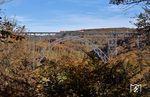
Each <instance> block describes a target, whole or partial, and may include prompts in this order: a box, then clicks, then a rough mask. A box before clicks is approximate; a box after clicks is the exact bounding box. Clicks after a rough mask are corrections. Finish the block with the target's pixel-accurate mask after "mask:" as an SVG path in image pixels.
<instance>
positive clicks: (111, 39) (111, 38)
mask: <svg viewBox="0 0 150 97" xmlns="http://www.w3.org/2000/svg"><path fill="white" fill-rule="evenodd" d="M67 34H68V33H67ZM135 34H137V33H129V32H128V33H126V32H125V33H123V32H122V33H117V32H107V33H98V32H93V34H91V33H90V34H88V35H96V36H97V35H99V36H100V37H104V36H107V38H108V43H107V46H108V47H107V48H106V49H107V52H104V51H103V50H102V49H101V48H99V46H98V45H96V44H95V43H92V42H91V41H89V40H88V39H86V38H82V37H80V36H82V35H83V33H73V35H70V34H69V35H64V33H63V34H62V33H61V32H41V33H39V32H35V33H33V32H30V33H27V34H26V33H25V34H23V35H27V36H29V37H33V36H54V37H55V36H57V35H59V36H61V38H60V37H59V38H57V39H56V40H55V41H53V42H49V43H48V44H49V48H52V47H54V46H55V45H57V44H59V43H61V42H64V41H70V40H78V41H81V42H85V43H87V44H89V46H90V47H91V50H92V51H94V52H95V54H96V55H97V56H98V57H99V58H100V59H101V60H102V61H103V62H104V63H107V62H108V61H109V58H110V57H112V56H116V55H117V54H118V52H117V49H116V48H117V46H118V45H117V41H118V39H119V38H120V37H121V38H122V39H125V38H129V37H132V36H133V35H135ZM84 35H87V34H84ZM137 39H138V40H137V43H138V44H139V43H140V42H139V38H137ZM33 41H34V40H33ZM138 46H139V45H138ZM42 57H44V49H43V50H42V54H41V58H42Z"/></svg>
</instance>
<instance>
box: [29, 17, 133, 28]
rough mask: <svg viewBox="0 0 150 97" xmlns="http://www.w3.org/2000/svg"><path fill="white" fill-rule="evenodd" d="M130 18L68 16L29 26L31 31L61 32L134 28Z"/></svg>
mask: <svg viewBox="0 0 150 97" xmlns="http://www.w3.org/2000/svg"><path fill="white" fill-rule="evenodd" d="M130 20H131V19H130V18H124V17H121V16H115V17H109V18H106V19H104V18H96V17H90V16H81V15H68V16H66V17H65V18H61V19H59V20H52V21H49V22H45V23H44V22H43V23H36V22H34V23H30V24H28V26H29V27H30V28H29V29H30V30H31V31H60V30H79V29H89V28H109V27H134V25H133V24H131V23H129V21H130Z"/></svg>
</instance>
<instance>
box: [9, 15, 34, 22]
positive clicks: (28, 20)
mask: <svg viewBox="0 0 150 97" xmlns="http://www.w3.org/2000/svg"><path fill="white" fill-rule="evenodd" d="M10 18H13V19H16V20H17V21H19V22H30V21H32V19H30V18H27V17H25V16H10Z"/></svg>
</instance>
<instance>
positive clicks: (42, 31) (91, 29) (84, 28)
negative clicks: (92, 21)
mask: <svg viewBox="0 0 150 97" xmlns="http://www.w3.org/2000/svg"><path fill="white" fill-rule="evenodd" d="M120 28H126V29H135V28H134V27H110V28H107V27H106V28H83V29H75V30H63V31H28V32H69V31H81V30H99V29H120Z"/></svg>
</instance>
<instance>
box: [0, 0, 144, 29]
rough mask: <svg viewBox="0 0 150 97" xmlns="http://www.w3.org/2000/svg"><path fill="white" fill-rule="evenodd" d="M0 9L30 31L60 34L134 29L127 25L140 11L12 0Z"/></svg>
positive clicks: (96, 2) (83, 1)
mask: <svg viewBox="0 0 150 97" xmlns="http://www.w3.org/2000/svg"><path fill="white" fill-rule="evenodd" d="M1 8H2V9H3V10H4V12H5V14H6V15H7V16H9V17H15V18H16V19H17V20H18V22H19V23H20V24H25V25H26V27H27V28H28V29H29V30H30V31H62V30H78V29H89V28H108V27H134V26H133V24H131V23H129V21H131V20H132V18H131V17H133V16H135V15H136V14H138V13H139V12H140V8H141V7H140V6H135V7H134V8H130V6H114V5H110V4H109V0H13V1H11V2H9V3H7V4H4V5H2V6H1ZM128 8H129V9H128Z"/></svg>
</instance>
